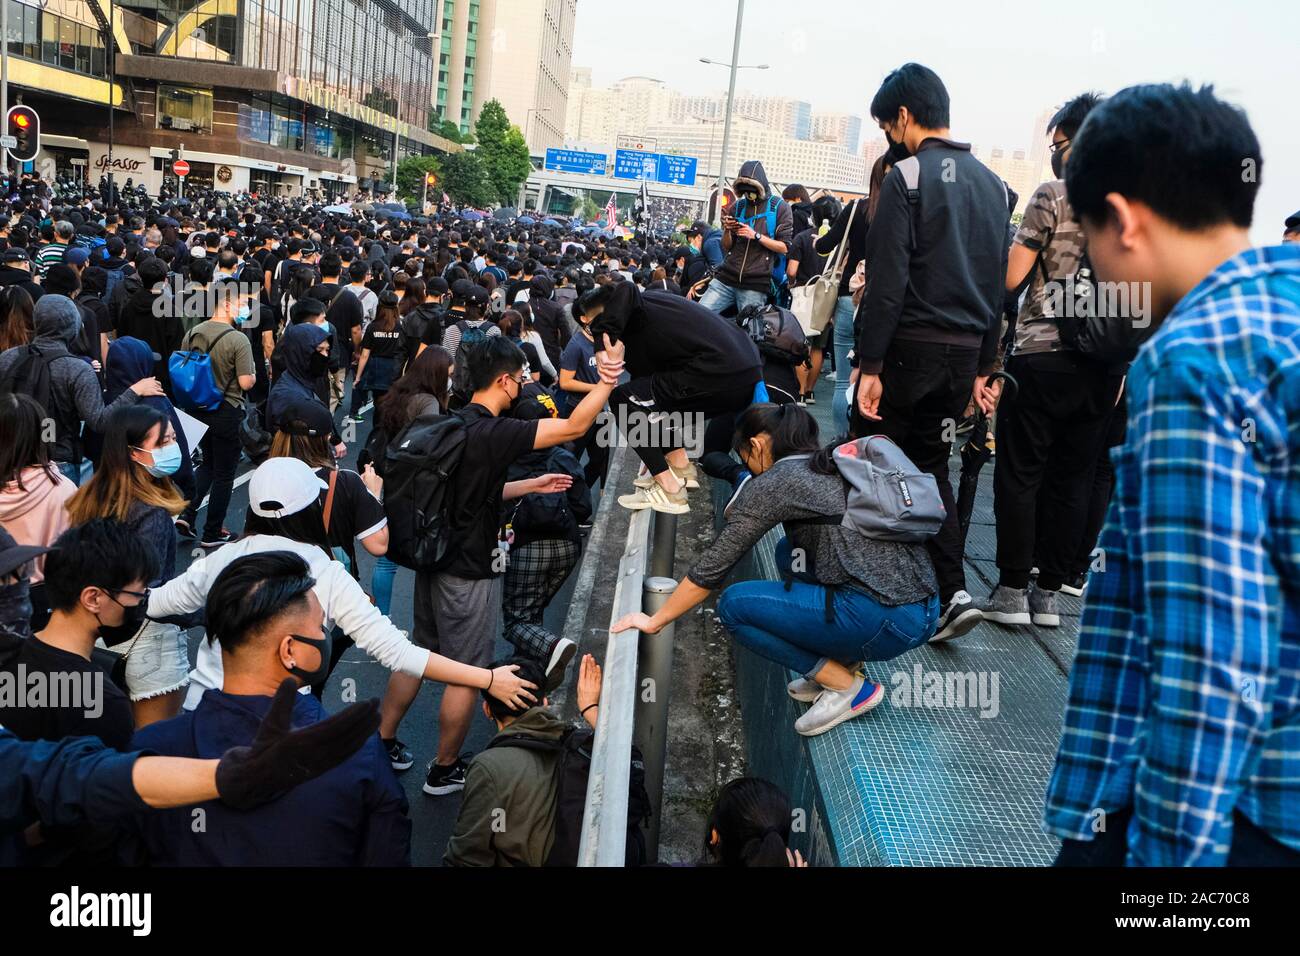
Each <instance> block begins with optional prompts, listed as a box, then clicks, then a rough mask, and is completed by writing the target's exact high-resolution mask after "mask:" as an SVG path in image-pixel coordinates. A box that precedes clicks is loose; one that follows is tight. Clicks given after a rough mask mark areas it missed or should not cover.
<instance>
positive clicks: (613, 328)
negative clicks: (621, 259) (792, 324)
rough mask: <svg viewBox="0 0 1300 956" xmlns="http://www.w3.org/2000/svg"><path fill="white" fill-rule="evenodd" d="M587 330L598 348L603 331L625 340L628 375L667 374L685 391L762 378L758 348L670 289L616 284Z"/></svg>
mask: <svg viewBox="0 0 1300 956" xmlns="http://www.w3.org/2000/svg"><path fill="white" fill-rule="evenodd" d="M591 332H592V335H593V336H594V337H595V340H596V351H597V352H603V351H604V350H605V340H604V338H603V336H604V334H605V333H608V334H609V338H610V341H611V342H618V341H619V340H620V339H621V340H623V341H624V342H626V343H627V349H626V353H625V355H624V361H625V363H626V365H627V370H628V372H629V373H631V375H632V377H633V378H642V377H645V376H650V375H657V376H669V375H671V376H672V378H673V379H674V384H675V385H676V386H677V388H678V389H679V390H681V391H684V392H691V391H693V392H695V393H698V394H701V395H707V394H711V393H715V392H717V391H718V390H719V389H727V388H733V387H740V386H743V385H752V384H754V383H755V382H757V381H758V380H759V379H760V378H762V377H763V361H762V359H761V358H759V355H758V347H757V346H756V345H754V342H753V340H752V339H751V338H750V337H749V335H748V334H747V333H746V332H745V331H744V330H742V329H741V328H740V327H739V326H738V325H736V323H735V322H732V321H730V320H728V319H724V318H722V316H720V315H718V314H717V313H716V312H713V311H712V310H710V309H706V308H704V306H702V305H699V304H697V303H695V302H692V301H691V300H690V299H687V298H684V297H682V296H680V295H674V294H673V293H671V292H662V291H659V292H656V291H654V290H650V291H648V292H641V290H639V289H638V288H637V287H636V286H635V285H634V284H633V283H631V282H618V283H615V284H614V286H613V288H612V290H611V292H610V295H609V298H608V300H607V301H606V303H605V308H604V311H602V312H601V314H600V315H598V316H597V317H596V318H595V320H594V321H593V322H592V323H591Z"/></svg>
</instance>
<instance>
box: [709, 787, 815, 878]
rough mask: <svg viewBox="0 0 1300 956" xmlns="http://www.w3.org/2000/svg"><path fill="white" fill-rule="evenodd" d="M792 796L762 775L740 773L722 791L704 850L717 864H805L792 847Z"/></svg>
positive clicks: (710, 819)
mask: <svg viewBox="0 0 1300 956" xmlns="http://www.w3.org/2000/svg"><path fill="white" fill-rule="evenodd" d="M793 819H794V813H793V808H792V807H791V806H790V798H789V797H787V796H786V795H785V794H784V793H783V792H782V791H781V788H780V787H778V786H777V785H776V784H774V783H768V782H767V781H766V780H763V779H762V778H760V777H738V778H737V779H735V780H732V781H731V782H730V783H728V784H725V785H724V786H723V788H722V789H721V790H719V791H718V799H717V802H715V803H714V804H713V812H712V813H710V814H709V826H708V831H707V832H706V833H705V835H704V852H705V855H706V856H707V858H708V860H709V861H710V863H711V864H712V865H713V866H748V867H759V866H798V867H805V866H807V865H808V864H807V863H806V862H804V858H803V854H802V853H800V852H799V851H798V850H793V851H792V850H791V849H790V848H789V847H788V846H787V844H788V843H789V842H790V824H791V822H792V821H793Z"/></svg>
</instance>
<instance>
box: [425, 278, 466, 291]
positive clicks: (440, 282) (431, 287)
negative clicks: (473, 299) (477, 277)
mask: <svg viewBox="0 0 1300 956" xmlns="http://www.w3.org/2000/svg"><path fill="white" fill-rule="evenodd" d="M466 281H468V280H466ZM425 291H426V292H427V293H428V294H429V295H446V294H447V293H448V292H450V291H451V287H450V286H449V285H447V280H446V279H444V278H443V277H442V276H434V277H433V278H432V279H430V280H429V281H428V282H427V283H426V284H425Z"/></svg>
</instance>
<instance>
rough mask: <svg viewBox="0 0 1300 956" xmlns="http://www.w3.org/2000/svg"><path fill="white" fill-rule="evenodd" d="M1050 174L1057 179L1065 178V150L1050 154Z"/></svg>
mask: <svg viewBox="0 0 1300 956" xmlns="http://www.w3.org/2000/svg"><path fill="white" fill-rule="evenodd" d="M1051 162H1052V175H1053V176H1055V177H1056V178H1057V179H1064V178H1065V150H1061V151H1060V152H1059V153H1053V154H1052V160H1051Z"/></svg>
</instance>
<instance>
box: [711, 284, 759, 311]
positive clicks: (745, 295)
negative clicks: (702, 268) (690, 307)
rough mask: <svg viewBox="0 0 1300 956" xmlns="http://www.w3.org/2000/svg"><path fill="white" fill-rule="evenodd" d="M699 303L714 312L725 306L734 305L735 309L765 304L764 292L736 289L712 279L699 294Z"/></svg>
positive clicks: (739, 309)
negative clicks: (702, 292) (701, 293)
mask: <svg viewBox="0 0 1300 956" xmlns="http://www.w3.org/2000/svg"><path fill="white" fill-rule="evenodd" d="M700 305H702V306H704V307H705V308H706V309H711V310H713V311H714V312H721V311H722V310H724V309H725V308H727V306H729V305H734V306H735V307H736V311H737V312H740V311H741V310H742V309H745V308H748V307H749V306H751V305H757V306H759V307H760V308H761V307H763V306H765V305H767V293H766V292H751V291H749V290H748V289H737V288H734V287H733V286H729V285H725V284H724V283H723V282H722V281H721V280H719V279H714V280H713V281H712V282H710V283H709V287H708V288H707V289H706V290H705V291H704V295H702V296H700Z"/></svg>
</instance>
